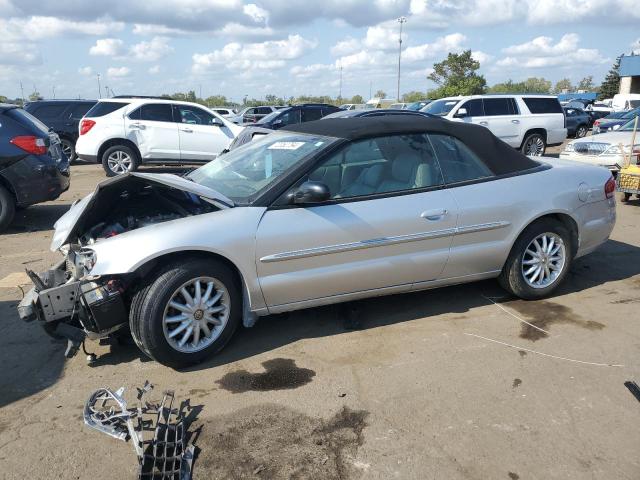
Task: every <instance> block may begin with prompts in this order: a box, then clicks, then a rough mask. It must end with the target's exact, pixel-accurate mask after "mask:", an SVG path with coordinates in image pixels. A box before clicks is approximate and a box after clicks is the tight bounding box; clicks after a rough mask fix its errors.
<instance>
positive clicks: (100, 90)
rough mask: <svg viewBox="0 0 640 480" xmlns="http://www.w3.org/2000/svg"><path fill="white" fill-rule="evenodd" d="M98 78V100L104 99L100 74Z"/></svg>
mask: <svg viewBox="0 0 640 480" xmlns="http://www.w3.org/2000/svg"><path fill="white" fill-rule="evenodd" d="M97 78H98V98H102V88H100V74H99V73H98V74H97Z"/></svg>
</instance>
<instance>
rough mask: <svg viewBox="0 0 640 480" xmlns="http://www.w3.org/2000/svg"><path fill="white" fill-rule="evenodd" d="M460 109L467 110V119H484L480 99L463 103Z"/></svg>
mask: <svg viewBox="0 0 640 480" xmlns="http://www.w3.org/2000/svg"><path fill="white" fill-rule="evenodd" d="M460 108H466V109H467V116H469V117H484V109H483V108H482V99H480V98H475V99H473V100H469V101H468V102H465V103H464V104H463V105H462V106H461V107H460Z"/></svg>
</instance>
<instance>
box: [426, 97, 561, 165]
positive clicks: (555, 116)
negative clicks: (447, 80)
mask: <svg viewBox="0 0 640 480" xmlns="http://www.w3.org/2000/svg"><path fill="white" fill-rule="evenodd" d="M422 111H423V112H426V113H430V114H432V115H438V116H441V117H444V118H446V119H448V120H452V121H457V122H467V123H476V124H478V125H483V126H485V127H487V128H488V129H489V130H491V132H492V133H493V134H494V135H495V136H496V137H498V138H500V139H501V140H502V141H504V142H506V143H508V144H509V145H511V146H512V147H514V148H516V149H519V150H521V151H522V153H524V154H525V155H531V156H542V155H544V153H545V150H546V148H547V147H548V146H553V145H560V144H561V143H562V142H564V140H565V139H566V138H567V128H566V122H565V117H564V112H563V110H562V106H561V105H560V102H559V101H558V98H557V97H555V96H552V95H535V94H532V95H506V94H505V95H471V96H464V97H463V96H459V97H447V98H442V99H440V100H436V101H434V102H431V103H430V104H429V105H427V106H426V107H424V108H423V109H422Z"/></svg>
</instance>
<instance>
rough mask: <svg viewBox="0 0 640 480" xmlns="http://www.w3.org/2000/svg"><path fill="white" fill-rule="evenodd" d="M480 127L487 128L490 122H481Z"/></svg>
mask: <svg viewBox="0 0 640 480" xmlns="http://www.w3.org/2000/svg"><path fill="white" fill-rule="evenodd" d="M480 125H484V126H485V127H486V126H488V125H489V122H480Z"/></svg>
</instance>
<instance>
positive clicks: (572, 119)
mask: <svg viewBox="0 0 640 480" xmlns="http://www.w3.org/2000/svg"><path fill="white" fill-rule="evenodd" d="M564 114H565V118H566V119H567V133H568V134H569V135H573V134H574V133H575V131H576V126H577V124H578V116H577V112H576V109H575V108H567V109H565V111H564Z"/></svg>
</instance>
